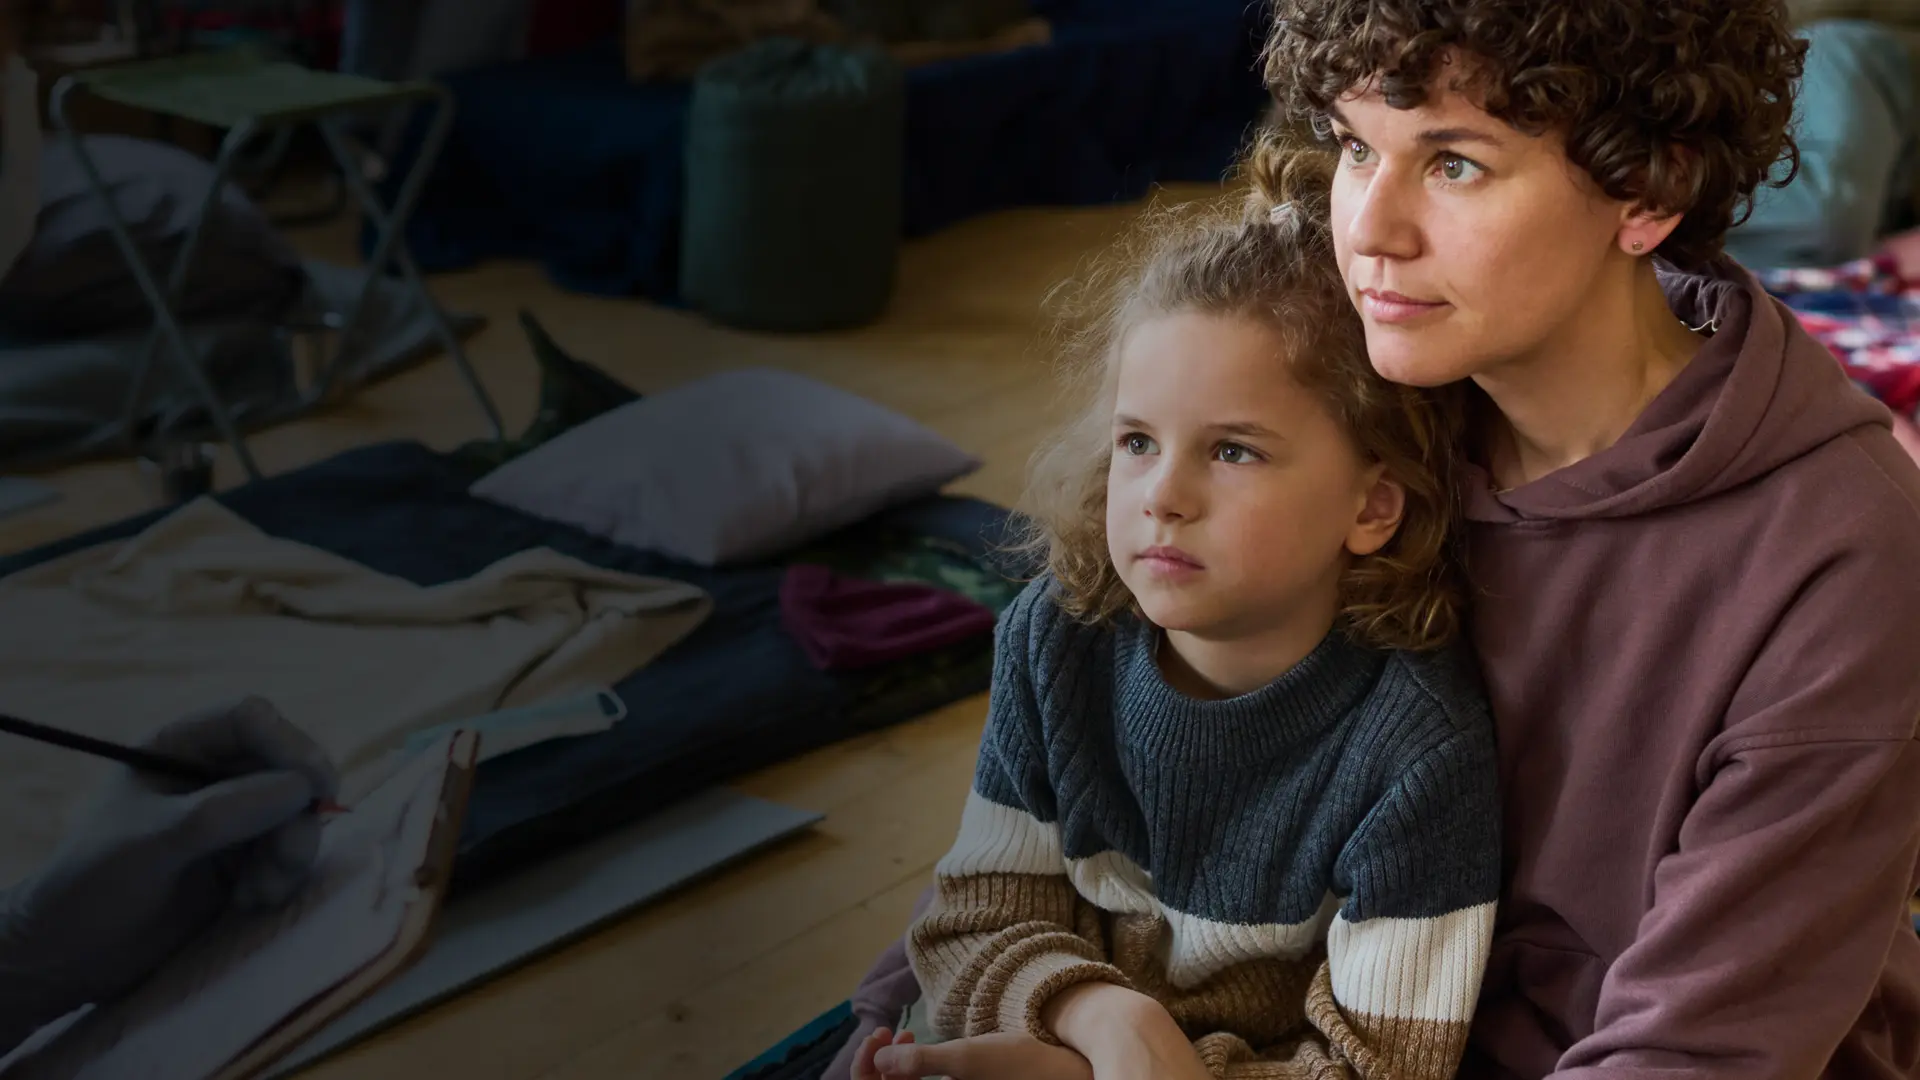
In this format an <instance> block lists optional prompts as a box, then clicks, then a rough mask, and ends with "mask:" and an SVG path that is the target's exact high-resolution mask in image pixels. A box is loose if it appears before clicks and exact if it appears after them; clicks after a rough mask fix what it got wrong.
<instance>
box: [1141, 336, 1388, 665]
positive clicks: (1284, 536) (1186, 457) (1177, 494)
mask: <svg viewBox="0 0 1920 1080" xmlns="http://www.w3.org/2000/svg"><path fill="white" fill-rule="evenodd" d="M1282 348H1283V345H1282V343H1281V342H1280V340H1279V339H1278V338H1277V337H1276V335H1275V334H1274V333H1273V332H1272V330H1271V329H1269V328H1268V327H1266V326H1264V325H1262V324H1260V323H1259V322H1257V321H1254V320H1252V319H1246V318H1235V317H1222V316H1215V315H1203V314H1195V313H1180V314H1172V315H1163V316H1159V317H1156V318H1151V319H1148V320H1146V321H1144V322H1142V323H1141V324H1140V325H1139V326H1137V327H1135V328H1134V330H1133V331H1132V333H1130V334H1129V335H1128V336H1127V339H1126V340H1125V342H1124V343H1123V345H1122V348H1121V351H1120V355H1119V357H1118V360H1117V364H1118V370H1117V372H1116V375H1117V383H1118V385H1117V388H1116V394H1115V400H1114V414H1113V431H1112V435H1113V441H1112V458H1111V462H1110V464H1109V467H1108V471H1107V547H1108V552H1109V554H1110V556H1111V557H1112V559H1113V565H1114V567H1115V569H1116V570H1118V571H1119V574H1120V578H1121V580H1122V581H1124V582H1125V583H1126V586H1127V588H1128V589H1129V590H1130V591H1131V592H1132V593H1133V595H1134V597H1135V598H1136V599H1137V600H1138V601H1139V603H1140V606H1141V608H1142V610H1143V611H1144V612H1145V613H1146V615H1147V618H1149V619H1150V620H1152V621H1153V623H1154V624H1156V625H1158V626H1160V627H1162V628H1163V629H1166V630H1170V631H1182V632H1186V633H1191V634H1194V635H1197V636H1200V637H1203V638H1208V639H1214V640H1231V639H1237V638H1250V637H1256V636H1259V635H1262V634H1267V633H1271V632H1273V631H1275V630H1276V629H1278V628H1279V625H1278V624H1284V623H1286V622H1287V621H1289V620H1292V619H1295V618H1301V617H1304V618H1314V619H1321V618H1324V619H1330V618H1331V617H1332V616H1333V614H1334V613H1335V611H1336V610H1337V605H1338V590H1339V580H1340V574H1341V571H1342V570H1343V569H1344V567H1345V565H1346V558H1347V555H1348V553H1349V552H1352V553H1356V554H1368V553H1371V552H1373V551H1375V550H1378V548H1379V547H1380V546H1381V545H1383V544H1385V543H1386V542H1387V540H1388V539H1390V538H1391V536H1392V534H1393V530H1394V528H1395V527H1396V526H1397V524H1398V513H1399V507H1400V501H1399V499H1398V498H1397V491H1398V489H1397V486H1394V485H1391V484H1389V483H1387V482H1384V481H1382V480H1381V470H1380V469H1379V468H1378V467H1377V466H1371V465H1369V464H1368V463H1367V462H1366V461H1365V460H1363V458H1362V456H1361V454H1360V452H1359V451H1358V449H1357V448H1356V447H1355V446H1354V445H1353V442H1352V440H1351V439H1349V438H1348V437H1347V435H1346V433H1345V431H1344V430H1342V428H1341V427H1340V425H1339V424H1338V422H1337V421H1335V419H1334V418H1333V416H1332V414H1331V413H1330V412H1329V411H1328V410H1327V409H1326V407H1325V406H1324V405H1322V404H1321V402H1320V401H1319V399H1318V398H1316V397H1315V396H1314V395H1312V394H1310V393H1309V392H1308V391H1307V390H1305V389H1303V388H1301V387H1300V385H1299V384H1298V383H1296V382H1295V381H1294V379H1293V378H1291V377H1290V376H1289V375H1288V374H1287V368H1286V358H1285V356H1283V355H1282ZM1383 499H1384V502H1383V501H1382V500H1383Z"/></svg>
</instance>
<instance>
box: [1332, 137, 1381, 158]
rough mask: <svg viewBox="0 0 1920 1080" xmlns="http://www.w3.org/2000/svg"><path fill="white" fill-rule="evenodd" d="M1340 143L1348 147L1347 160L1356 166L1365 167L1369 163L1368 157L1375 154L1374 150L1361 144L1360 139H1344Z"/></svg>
mask: <svg viewBox="0 0 1920 1080" xmlns="http://www.w3.org/2000/svg"><path fill="white" fill-rule="evenodd" d="M1340 142H1341V143H1342V144H1343V145H1344V146H1345V147H1346V150H1347V160H1349V161H1351V162H1353V163H1354V164H1355V165H1365V164H1366V163H1367V155H1369V154H1371V153H1373V148H1372V147H1370V146H1368V145H1367V144H1366V143H1363V142H1361V141H1360V140H1359V139H1355V138H1351V137H1343V138H1342V139H1341V140H1340Z"/></svg>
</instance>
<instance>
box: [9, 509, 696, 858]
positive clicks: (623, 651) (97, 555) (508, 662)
mask: <svg viewBox="0 0 1920 1080" xmlns="http://www.w3.org/2000/svg"><path fill="white" fill-rule="evenodd" d="M711 610H712V599H711V598H710V597H709V596H708V595H707V594H706V593H705V592H704V591H702V590H700V589H698V588H696V587H694V586H691V585H688V584H686V583H684V582H678V581H670V580H665V579H660V578H650V577H642V576H638V575H634V574H623V573H617V572H614V571H610V570H604V569H600V568H597V567H594V566H590V565H588V564H586V563H584V562H581V561H579V560H577V559H572V558H568V557H564V556H561V555H559V554H557V553H555V552H553V551H551V550H549V549H545V548H535V549H531V550H527V551H521V552H518V553H516V554H514V555H511V556H508V557H506V558H504V559H501V560H500V561H499V562H496V563H494V564H493V565H491V566H488V567H486V568H485V569H483V570H482V571H481V572H479V573H477V574H475V575H473V576H472V577H469V578H465V579H461V580H455V581H449V582H445V583H442V584H438V585H433V586H428V587H422V586H419V585H415V584H413V583H411V582H408V581H405V580H402V579H399V578H395V577H389V576H387V575H384V574H380V573H376V572H374V571H373V570H370V569H368V568H367V567H365V566H362V565H360V564H358V563H355V562H352V561H350V560H347V559H343V558H340V557H338V556H336V555H332V554H329V553H327V552H325V551H321V550H320V549H318V548H313V547H308V546H306V545H303V544H299V543H294V542H292V541H287V540H281V539H277V538H274V537H271V536H269V535H267V534H266V533H264V532H262V531H261V530H259V529H258V528H256V527H254V526H253V525H251V524H249V523H247V522H246V521H244V520H243V519H241V518H240V517H238V516H237V515H235V514H234V513H233V512H231V511H229V510H227V509H225V508H224V507H222V506H221V505H220V504H218V503H217V502H214V501H213V500H211V499H202V500H198V501H196V502H193V503H190V504H188V505H187V506H185V507H183V508H181V509H180V510H179V511H177V512H175V513H173V514H171V515H169V516H167V517H165V518H163V519H161V520H160V521H159V522H158V523H156V524H154V525H153V526H152V527H150V528H149V529H148V530H147V531H145V532H143V533H141V534H139V535H137V536H135V537H133V538H132V539H130V540H127V541H124V542H121V543H109V544H102V545H99V546H97V547H92V548H88V549H85V550H82V551H79V552H76V553H74V554H72V555H69V556H67V557H65V558H62V559H57V560H54V561H52V562H48V563H44V564H41V565H39V566H36V567H33V568H31V569H29V570H26V571H23V572H21V573H18V574H15V575H13V576H12V577H9V578H6V579H4V580H0V613H3V614H4V617H3V618H0V711H4V712H8V713H12V714H14V715H18V716H25V717H28V718H31V719H35V720H40V721H42V722H45V723H51V724H58V725H62V726H66V727H71V728H75V729H77V730H80V731H84V732H86V733H88V734H92V735H96V736H100V737H103V738H109V739H116V740H123V741H132V740H137V739H138V738H140V737H141V736H142V735H143V734H144V733H145V732H147V731H148V730H150V729H151V728H153V727H155V726H158V725H159V724H161V723H164V722H166V721H168V720H170V719H172V718H173V717H174V716H176V715H179V714H181V713H184V712H187V711H188V710H190V709H193V708H196V707H199V706H202V705H206V704H209V703H213V702H218V701H221V700H226V699H231V698H237V697H239V696H241V695H244V694H249V693H256V694H261V695H264V696H266V697H268V698H269V699H271V700H273V701H274V702H275V703H276V704H278V705H279V706H280V708H281V710H282V711H283V712H285V713H286V714H287V716H288V717H289V718H290V719H292V720H293V721H294V722H295V723H297V724H299V725H300V726H301V727H303V728H305V729H306V730H307V731H309V732H311V733H312V734H313V735H314V737H315V738H317V739H318V740H319V741H320V742H321V743H322V744H323V745H325V746H326V748H327V749H328V751H329V752H331V753H332V754H333V755H334V758H335V760H336V761H338V762H339V763H340V765H341V767H342V770H343V772H348V773H350V772H352V771H353V770H354V769H355V768H357V767H360V766H363V765H366V764H369V763H371V762H374V761H375V760H377V759H378V758H379V757H380V755H382V754H383V753H384V752H385V751H387V750H390V749H393V748H395V747H398V746H399V745H400V744H401V743H402V742H403V741H404V740H405V739H406V737H407V735H408V734H410V733H411V732H413V731H416V730H418V729H420V728H424V727H428V726H431V725H433V724H437V723H443V722H446V721H449V720H457V719H461V718H463V717H467V716H474V715H478V714H481V713H486V712H490V711H492V710H494V709H499V708H507V707H512V706H517V705H523V704H528V703H531V702H535V701H541V700H546V699H549V698H552V697H555V696H558V695H561V694H568V693H576V692H580V691H585V690H591V689H593V688H594V687H597V686H602V685H611V684H613V683H614V682H617V681H618V680H620V679H621V678H624V677H625V676H627V675H628V674H630V673H631V672H633V671H634V670H636V669H638V668H640V667H642V666H644V665H646V664H647V663H649V662H650V661H652V660H653V659H654V658H655V657H657V656H659V655H660V654H661V653H662V652H664V651H665V650H666V649H667V648H669V647H670V646H672V645H673V644H674V643H676V642H678V641H679V640H681V639H682V638H684V637H685V636H686V635H687V634H688V633H690V632H691V631H692V630H693V629H694V628H695V627H697V626H698V625H699V624H700V623H701V622H702V621H703V620H704V619H705V618H706V617H707V615H708V614H709V613H710V612H711ZM103 767H104V766H103V765H102V763H100V762H96V761H94V760H93V759H91V758H88V757H85V756H83V755H79V754H75V753H72V752H70V751H64V750H58V749H54V748H51V747H44V746H40V745H38V744H35V743H28V742H24V741H8V742H7V744H6V745H5V747H4V751H3V752H0V884H4V883H6V882H10V881H12V880H14V879H15V878H17V877H18V876H19V874H20V873H21V872H23V871H24V870H25V869H26V868H27V867H29V866H30V865H32V863H33V862H35V861H37V860H38V859H39V858H40V857H41V856H43V855H45V854H46V853H47V851H49V850H50V849H51V846H52V845H53V843H54V842H56V840H57V838H58V837H59V835H60V834H61V833H62V831H63V830H64V827H65V824H66V819H67V816H68V814H70V813H71V811H72V810H73V808H74V806H75V804H76V802H77V801H78V800H79V799H80V798H82V797H84V796H85V794H86V793H87V789H88V787H89V785H90V784H91V783H92V781H93V780H94V779H96V778H97V772H98V770H99V769H101V768H103Z"/></svg>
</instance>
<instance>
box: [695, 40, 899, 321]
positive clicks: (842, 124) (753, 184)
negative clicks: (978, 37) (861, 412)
mask: <svg viewBox="0 0 1920 1080" xmlns="http://www.w3.org/2000/svg"><path fill="white" fill-rule="evenodd" d="M905 129H906V80H905V77H904V75H903V73H902V72H901V70H900V68H899V65H898V64H897V63H895V62H894V61H893V60H892V59H891V58H889V57H888V56H887V55H886V54H885V53H882V52H879V51H877V50H864V49H843V48H838V47H832V46H819V45H809V44H805V43H802V42H798V41H793V40H790V39H771V40H766V41H761V42H758V43H756V44H754V45H751V46H749V47H747V48H745V49H743V50H741V51H740V52H737V53H734V54H732V55H729V56H726V57H723V58H721V59H719V60H715V61H713V62H712V63H711V64H708V65H707V66H706V67H704V68H702V69H701V71H700V73H699V75H698V76H696V77H695V79H694V88H693V103H692V107H691V111H690V114H689V118H688V130H687V157H686V198H685V208H684V215H685V216H684V219H683V225H682V231H681V249H680V290H681V294H682V296H683V298H684V299H685V300H686V301H687V302H689V303H690V304H692V305H694V306H695V307H696V308H698V309H700V310H701V311H704V312H705V313H706V314H707V315H709V316H710V317H712V318H714V319H715V320H717V321H720V322H725V323H729V324H732V325H735V326H741V327H746V328H751V329H760V330H827V329H834V328H840V327H847V326H857V325H860V324H862V323H866V322H870V321H872V320H873V319H875V318H877V317H879V315H880V314H881V313H882V312H883V311H885V310H886V306H887V302H888V300H889V299H890V297H891V296H892V293H893V284H894V277H895V271H896V267H897V266H898V263H899V255H900V228H901V188H902V184H903V179H902V171H903V164H902V161H903V157H904V153H905V149H904V143H905Z"/></svg>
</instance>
